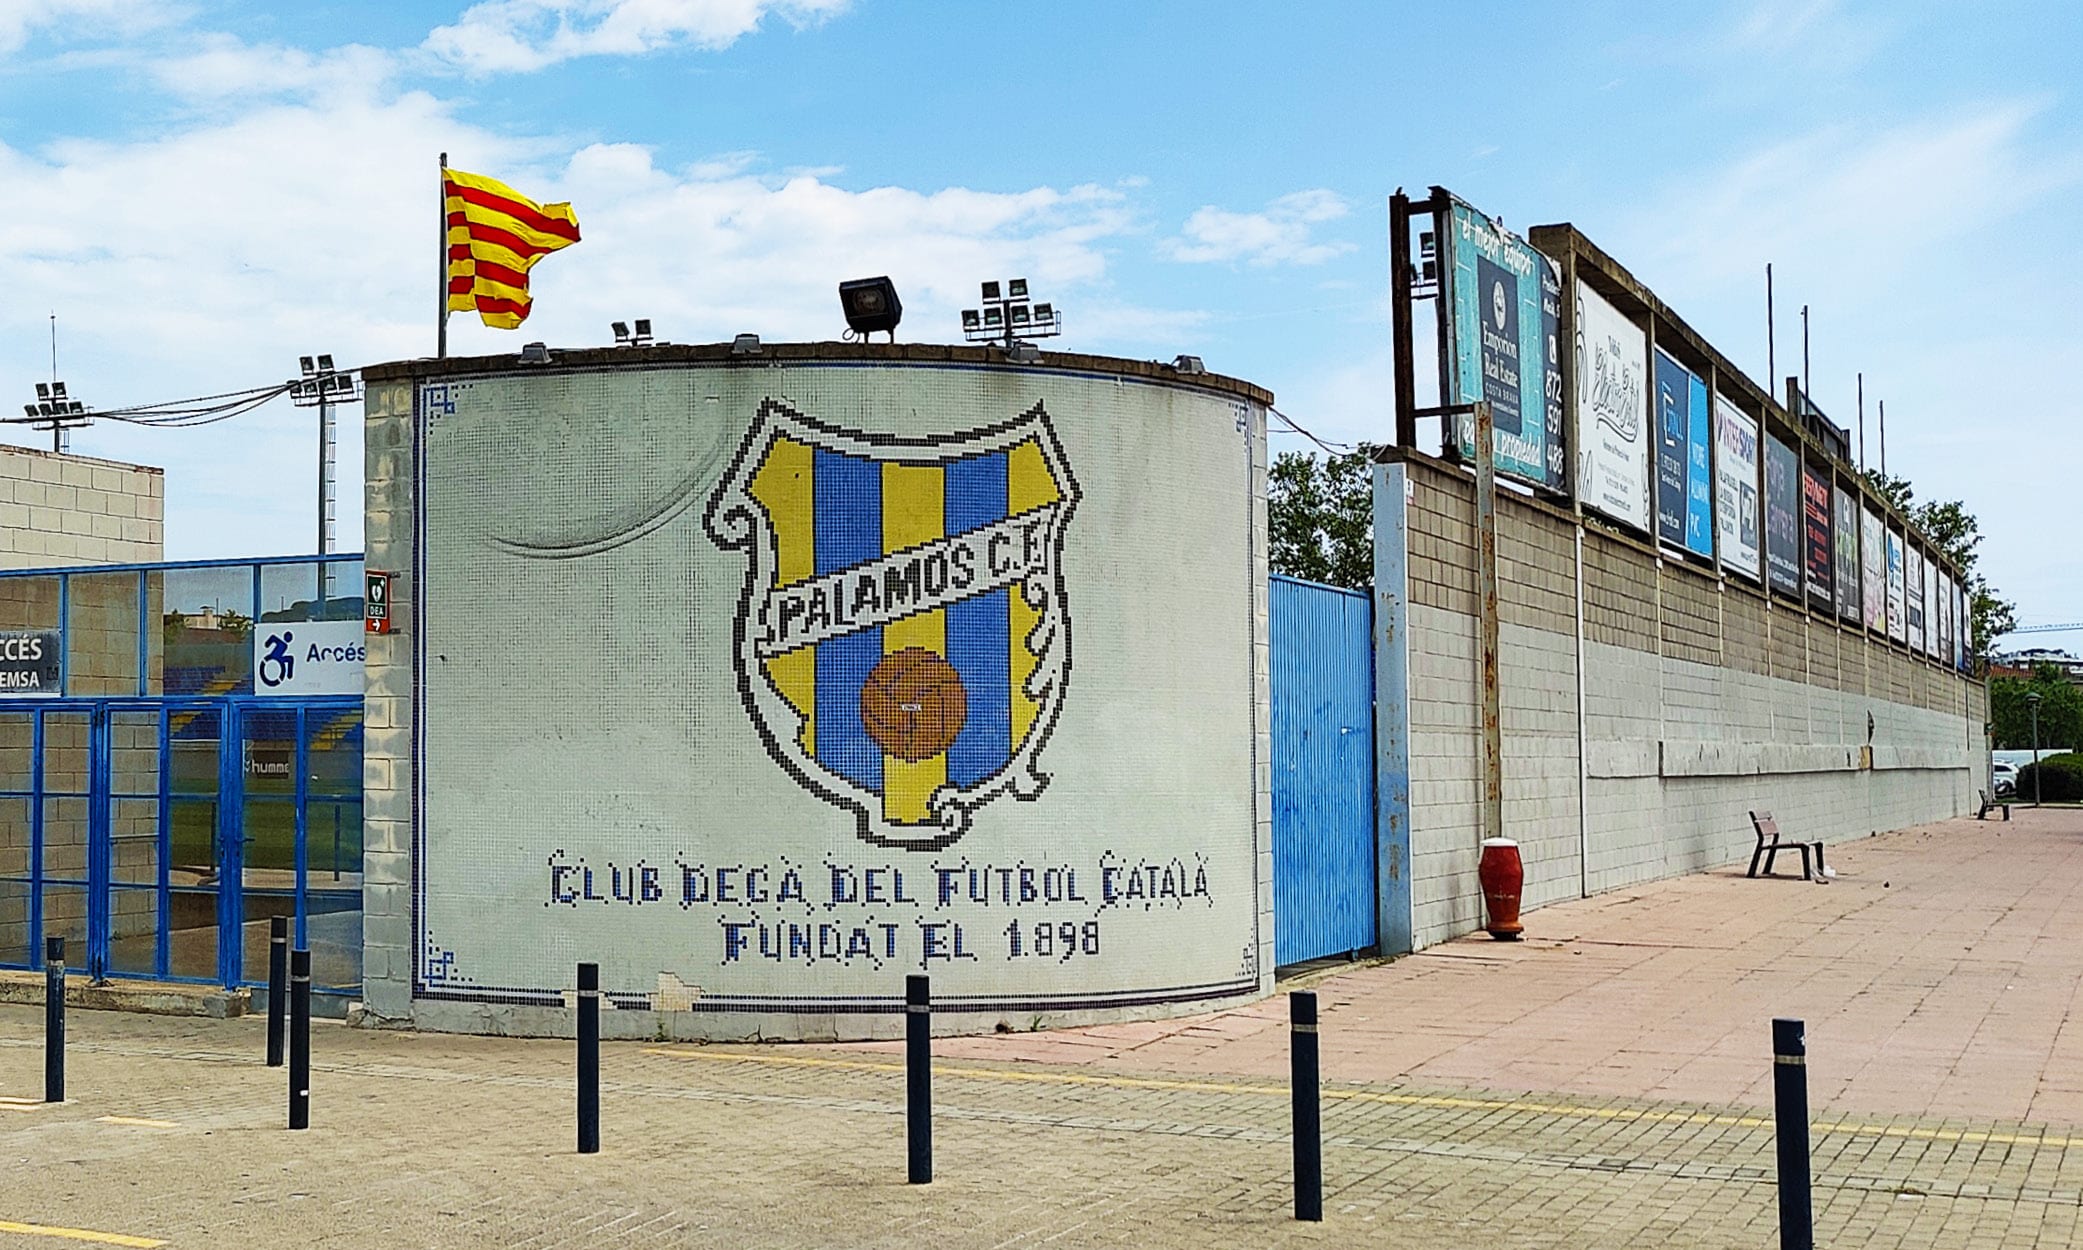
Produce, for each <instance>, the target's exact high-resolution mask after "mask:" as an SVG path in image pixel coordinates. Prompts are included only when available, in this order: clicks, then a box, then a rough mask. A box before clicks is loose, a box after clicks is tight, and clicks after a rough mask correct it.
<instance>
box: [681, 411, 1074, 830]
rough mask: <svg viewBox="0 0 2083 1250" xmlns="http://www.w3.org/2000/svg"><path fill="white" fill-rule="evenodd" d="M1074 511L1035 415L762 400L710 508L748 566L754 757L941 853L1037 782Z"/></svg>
mask: <svg viewBox="0 0 2083 1250" xmlns="http://www.w3.org/2000/svg"><path fill="white" fill-rule="evenodd" d="M1077 498H1078V491H1077V484H1076V482H1075V480H1074V479H1073V478H1072V477H1071V473H1070V467H1069V465H1068V463H1067V462H1066V461H1065V459H1064V456H1063V450H1062V447H1061V445H1060V444H1059V443H1058V442H1057V439H1056V434H1055V431H1054V430H1053V429H1052V428H1051V426H1050V424H1049V418H1048V414H1047V412H1046V411H1044V410H1043V408H1042V406H1041V405H1039V404H1037V405H1035V407H1034V408H1032V409H1031V410H1029V411H1028V412H1027V413H1025V414H1024V415H1022V416H1020V417H1017V418H1015V419H1014V420H1011V421H1008V422H1005V423H1003V424H1000V425H994V426H989V427H986V428H983V429H978V430H971V431H969V432H966V433H961V434H953V435H948V436H946V437H938V438H926V439H911V438H900V437H895V436H891V435H884V434H870V433H864V432H861V431H857V430H849V429H842V428H839V427H837V426H832V425H827V424H825V423H823V422H820V421H817V420H815V419H813V418H810V417H806V416H804V415H802V414H801V413H798V412H795V411H793V410H792V409H790V408H789V407H788V406H787V405H785V404H783V403H780V402H779V401H776V400H768V401H767V402H766V403H764V404H762V405H761V407H760V411H759V415H758V417H757V418H756V419H755V420H754V422H753V425H752V429H751V430H750V431H749V432H748V433H747V434H746V437H745V441H744V443H743V444H742V445H741V446H740V448H739V449H738V454H737V456H736V458H735V459H734V460H733V461H732V463H731V466H730V469H729V471H728V472H727V473H726V474H725V475H724V478H723V481H722V482H721V484H719V485H718V487H717V489H716V492H715V494H714V495H713V496H712V497H711V498H710V500H709V506H708V511H707V515H706V517H705V524H706V527H707V529H708V533H709V536H710V537H711V538H712V539H713V540H714V541H715V542H716V543H717V545H718V546H720V547H723V548H724V549H726V550H731V551H742V552H744V553H746V555H747V556H748V558H749V564H750V567H749V568H748V570H747V574H746V581H745V592H744V595H743V598H742V599H741V601H740V604H739V610H738V624H737V636H736V653H737V665H738V684H739V689H740V693H741V694H742V696H743V698H744V702H745V708H746V711H747V712H748V713H749V714H750V715H751V717H752V719H753V722H754V724H755V725H756V726H757V727H758V729H759V732H760V735H761V737H762V738H763V739H764V741H765V743H766V747H767V751H768V753H769V754H770V755H772V756H773V757H774V759H775V761H776V762H777V763H779V764H781V765H782V767H784V768H786V769H787V770H788V771H789V772H790V773H791V774H792V775H793V776H794V777H795V778H796V779H797V780H798V781H799V782H801V783H802V784H803V785H804V786H806V787H808V788H809V789H810V790H812V791H813V792H815V793H817V794H818V795H820V796H822V797H823V798H825V799H826V800H827V801H829V802H832V803H834V804H837V805H839V806H841V807H845V808H849V809H851V810H852V811H854V812H855V813H856V814H857V816H858V818H859V828H860V833H861V836H862V837H864V838H866V839H867V840H868V841H870V842H874V843H878V844H883V845H896V846H908V847H918V848H927V849H931V848H938V847H943V846H946V845H948V844H949V843H951V842H953V841H954V840H955V839H956V838H958V837H960V836H961V835H962V833H963V831H964V830H966V829H967V828H968V827H969V823H970V819H971V816H972V814H973V813H974V812H975V811H976V810H977V809H978V808H979V807H981V806H983V805H984V804H985V803H988V802H990V801H991V800H992V799H995V798H997V797H999V796H1000V795H1003V794H1012V795H1014V796H1015V797H1018V798H1023V799H1032V798H1034V797H1036V796H1038V795H1039V794H1040V793H1041V791H1042V789H1043V787H1044V786H1046V785H1047V783H1048V777H1047V775H1046V774H1044V773H1042V772H1041V771H1040V770H1039V769H1038V768H1037V767H1036V762H1035V761H1036V756H1037V755H1038V754H1039V752H1040V751H1041V749H1042V748H1043V746H1044V745H1046V743H1047V741H1048V736H1049V732H1050V729H1051V728H1052V727H1053V725H1054V723H1055V718H1056V712H1057V709H1058V707H1059V706H1060V704H1061V700H1062V695H1063V688H1064V684H1065V681H1066V680H1067V679H1068V677H1069V675H1070V618H1069V614H1068V611H1067V605H1066V604H1065V601H1064V594H1063V571H1062V559H1061V557H1062V547H1063V535H1064V527H1065V525H1066V524H1067V523H1068V521H1069V519H1070V515H1071V512H1072V510H1073V509H1074V508H1075V507H1076V504H1077Z"/></svg>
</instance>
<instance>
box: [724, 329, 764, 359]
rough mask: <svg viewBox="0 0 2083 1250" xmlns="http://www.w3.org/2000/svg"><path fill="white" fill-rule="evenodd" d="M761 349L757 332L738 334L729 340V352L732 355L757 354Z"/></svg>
mask: <svg viewBox="0 0 2083 1250" xmlns="http://www.w3.org/2000/svg"><path fill="white" fill-rule="evenodd" d="M761 350H762V349H761V347H760V343H759V335H757V334H740V335H739V336H738V337H736V338H734V339H732V340H731V342H730V354H731V355H733V356H757V355H759V354H760V353H761Z"/></svg>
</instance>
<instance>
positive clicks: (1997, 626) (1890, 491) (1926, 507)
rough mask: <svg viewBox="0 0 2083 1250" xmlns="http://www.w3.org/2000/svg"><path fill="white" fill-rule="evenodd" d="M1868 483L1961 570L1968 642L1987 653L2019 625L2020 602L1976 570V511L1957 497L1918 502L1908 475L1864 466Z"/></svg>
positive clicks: (1978, 533) (1977, 652) (1978, 531)
mask: <svg viewBox="0 0 2083 1250" xmlns="http://www.w3.org/2000/svg"><path fill="white" fill-rule="evenodd" d="M1866 484H1867V486H1868V487H1870V488H1871V489H1872V491H1873V493H1874V494H1876V495H1879V496H1880V497H1881V498H1882V499H1884V500H1886V501H1887V502H1888V504H1889V505H1890V506H1892V507H1893V508H1894V509H1895V510H1896V511H1897V512H1900V513H1901V514H1902V515H1903V516H1906V517H1908V518H1909V520H1910V523H1911V524H1913V525H1915V526H1916V527H1917V528H1918V529H1919V530H1921V531H1923V534H1924V537H1925V538H1926V539H1928V540H1929V541H1930V543H1931V545H1932V546H1934V547H1936V548H1937V549H1938V552H1939V554H1940V555H1942V556H1944V557H1945V558H1946V559H1947V560H1950V561H1951V562H1952V563H1953V564H1954V566H1955V567H1957V568H1958V569H1959V570H1960V572H1961V575H1962V585H1964V586H1965V587H1966V589H1967V602H1968V613H1969V616H1968V621H1969V628H1970V630H1971V633H1970V635H1969V642H1970V645H1971V646H1972V647H1973V649H1974V650H1973V654H1975V655H1977V656H1987V655H1988V654H1989V650H1988V648H1989V641H1990V640H1991V639H1992V638H2000V637H2002V636H2003V635H2005V634H2007V633H2009V632H2011V631H2012V630H2013V629H2016V628H2017V627H2018V605H2017V604H2015V603H2012V602H2011V601H2010V600H2008V599H2006V598H2004V597H2003V596H2002V594H2000V593H1998V591H1997V589H1996V587H1994V586H1991V585H1990V584H1989V581H1988V579H1987V578H1985V577H1982V576H1980V575H1978V574H1977V573H1976V572H1975V571H1974V568H1975V562H1976V560H1977V559H1978V558H1979V552H1978V551H1977V550H1976V548H1978V547H1980V546H1981V545H1982V527H1981V524H1980V522H1978V521H1976V520H1975V514H1974V513H1972V512H1969V511H1968V510H1967V505H1965V504H1963V503H1961V502H1960V501H1959V500H1957V499H1956V500H1952V501H1949V502H1947V503H1936V502H1933V503H1925V504H1919V503H1917V502H1916V491H1915V489H1914V488H1913V487H1911V486H1910V484H1909V479H1908V478H1904V477H1893V476H1890V475H1888V474H1885V473H1881V472H1879V471H1877V470H1873V469H1868V470H1867V471H1866Z"/></svg>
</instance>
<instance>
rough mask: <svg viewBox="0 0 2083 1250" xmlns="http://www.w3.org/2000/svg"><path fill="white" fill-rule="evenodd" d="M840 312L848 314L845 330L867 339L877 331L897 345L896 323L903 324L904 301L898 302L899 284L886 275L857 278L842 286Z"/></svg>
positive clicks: (899, 300) (840, 287)
mask: <svg viewBox="0 0 2083 1250" xmlns="http://www.w3.org/2000/svg"><path fill="white" fill-rule="evenodd" d="M839 308H840V311H842V312H844V313H845V314H846V328H847V329H848V330H849V331H851V332H852V333H854V334H858V335H861V336H862V337H864V338H865V337H866V336H868V335H870V334H873V333H875V332H876V331H877V330H884V331H887V332H888V333H889V336H890V342H892V343H894V342H896V341H897V323H898V322H900V321H902V320H904V301H903V300H901V299H898V298H897V284H896V283H894V282H892V281H890V280H889V278H888V276H887V275H885V276H883V277H880V278H855V279H853V280H852V281H849V282H842V283H840V284H839Z"/></svg>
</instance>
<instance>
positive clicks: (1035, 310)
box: [962, 278, 1063, 358]
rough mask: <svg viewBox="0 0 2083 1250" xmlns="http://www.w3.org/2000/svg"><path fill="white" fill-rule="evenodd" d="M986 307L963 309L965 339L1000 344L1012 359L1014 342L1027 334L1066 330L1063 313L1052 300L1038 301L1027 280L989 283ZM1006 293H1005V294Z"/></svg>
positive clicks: (1037, 335) (985, 292)
mask: <svg viewBox="0 0 2083 1250" xmlns="http://www.w3.org/2000/svg"><path fill="white" fill-rule="evenodd" d="M982 291H983V299H982V301H981V304H982V306H981V307H979V308H965V309H963V310H962V338H963V339H964V340H965V341H967V342H971V343H992V342H995V343H998V344H1000V345H1001V346H1003V347H1004V348H1006V355H1007V357H1008V358H1011V357H1012V355H1013V352H1012V348H1013V346H1014V344H1016V343H1017V342H1019V340H1020V339H1021V338H1022V337H1023V336H1025V337H1028V338H1048V337H1050V336H1052V335H1057V334H1061V333H1063V314H1062V313H1060V312H1058V311H1056V305H1054V304H1052V303H1047V302H1043V303H1034V302H1031V301H1030V299H1029V297H1028V286H1027V279H1025V278H1010V279H1008V280H1006V281H1005V282H1004V283H1002V284H1001V283H997V282H986V283H984V284H983V287H982ZM1001 292H1002V293H1001Z"/></svg>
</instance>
